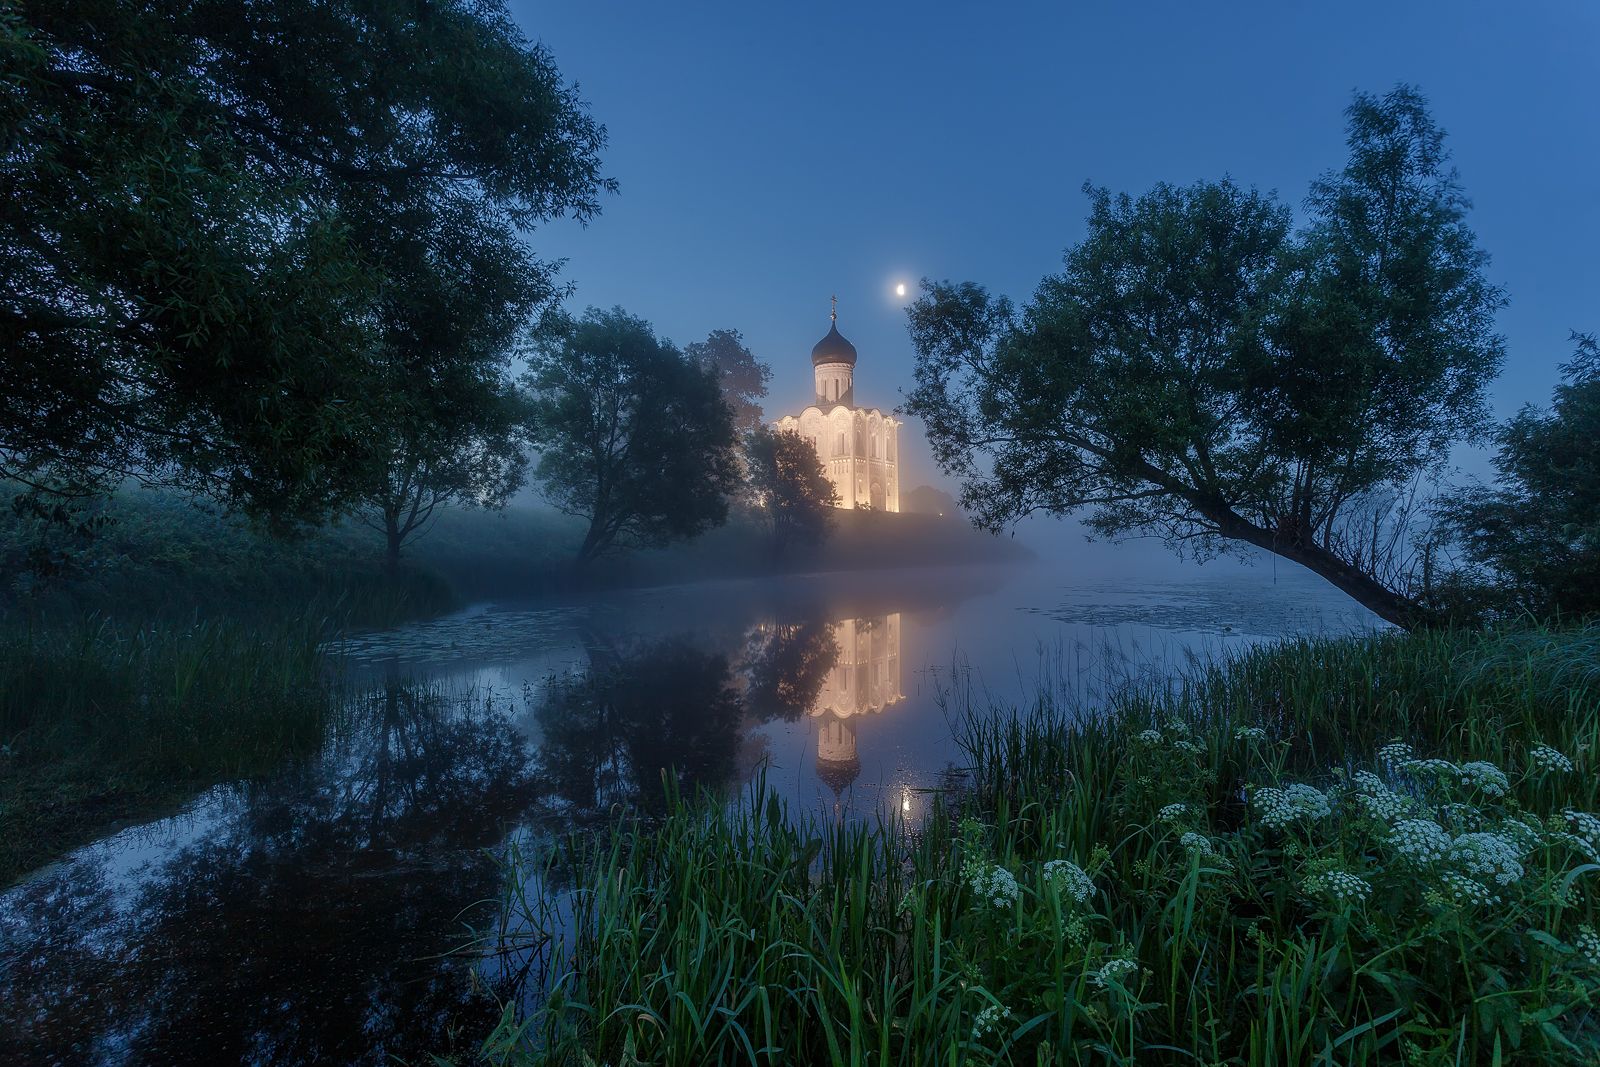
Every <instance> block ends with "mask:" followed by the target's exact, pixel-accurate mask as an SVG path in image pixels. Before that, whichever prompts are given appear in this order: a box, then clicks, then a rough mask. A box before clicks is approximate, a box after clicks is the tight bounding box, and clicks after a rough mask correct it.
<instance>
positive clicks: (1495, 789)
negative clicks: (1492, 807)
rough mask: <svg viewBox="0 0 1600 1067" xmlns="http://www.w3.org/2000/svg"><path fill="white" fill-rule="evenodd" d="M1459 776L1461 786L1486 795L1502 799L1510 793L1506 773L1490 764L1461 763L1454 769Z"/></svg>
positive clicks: (1482, 762) (1479, 762) (1476, 761)
mask: <svg viewBox="0 0 1600 1067" xmlns="http://www.w3.org/2000/svg"><path fill="white" fill-rule="evenodd" d="M1456 773H1457V774H1458V775H1459V776H1460V779H1461V784H1462V785H1464V786H1468V787H1470V788H1472V789H1476V790H1478V791H1479V792H1483V793H1487V794H1488V795H1489V796H1492V797H1503V796H1505V795H1506V794H1507V793H1509V792H1510V791H1511V783H1510V781H1508V780H1507V779H1506V772H1505V771H1502V770H1501V769H1500V768H1499V767H1496V766H1495V765H1494V764H1492V763H1485V762H1484V761H1482V760H1474V761H1473V762H1471V763H1463V764H1462V765H1461V766H1460V767H1458V768H1457V769H1456Z"/></svg>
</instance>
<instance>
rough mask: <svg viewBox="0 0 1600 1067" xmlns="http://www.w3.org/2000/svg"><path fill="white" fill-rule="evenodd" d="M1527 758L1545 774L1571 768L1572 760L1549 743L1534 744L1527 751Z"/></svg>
mask: <svg viewBox="0 0 1600 1067" xmlns="http://www.w3.org/2000/svg"><path fill="white" fill-rule="evenodd" d="M1528 760H1529V761H1530V762H1531V763H1532V764H1533V765H1534V766H1535V767H1537V768H1538V769H1539V770H1540V771H1543V772H1544V773H1546V774H1548V773H1550V772H1551V771H1570V770H1572V761H1571V760H1570V759H1568V758H1567V757H1566V755H1565V754H1564V753H1561V752H1558V751H1557V750H1555V749H1553V748H1551V747H1550V746H1549V745H1534V746H1533V748H1532V749H1530V750H1529V752H1528Z"/></svg>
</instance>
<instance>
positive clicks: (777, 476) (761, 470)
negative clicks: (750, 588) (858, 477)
mask: <svg viewBox="0 0 1600 1067" xmlns="http://www.w3.org/2000/svg"><path fill="white" fill-rule="evenodd" d="M745 468H746V471H747V472H748V477H749V500H750V506H751V508H752V509H753V510H754V512H755V514H756V515H758V516H759V517H760V519H761V521H762V522H763V523H764V524H765V525H766V527H767V531H768V533H769V534H770V536H771V538H772V554H773V557H774V558H781V557H782V556H783V555H784V554H785V553H786V552H787V551H788V550H789V549H790V548H792V547H794V546H795V545H802V544H805V545H815V544H820V543H821V542H822V541H823V539H824V538H826V537H827V536H828V530H829V528H830V527H831V525H832V523H833V509H834V508H835V507H837V506H838V504H839V494H838V491H837V490H835V489H834V487H833V483H832V482H830V481H829V480H828V475H827V472H826V471H825V470H824V469H823V466H822V460H820V459H818V458H817V450H816V449H815V448H814V447H813V446H812V444H811V442H810V441H807V440H806V439H805V438H803V437H801V436H800V435H799V434H797V433H794V432H793V431H790V430H769V429H765V428H763V429H758V430H755V431H753V432H751V433H750V434H749V435H747V436H746V437H745Z"/></svg>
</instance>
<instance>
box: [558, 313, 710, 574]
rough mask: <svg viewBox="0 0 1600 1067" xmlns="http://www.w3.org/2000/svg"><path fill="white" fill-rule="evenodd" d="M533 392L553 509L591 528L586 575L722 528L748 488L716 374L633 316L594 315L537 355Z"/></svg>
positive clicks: (582, 551)
mask: <svg viewBox="0 0 1600 1067" xmlns="http://www.w3.org/2000/svg"><path fill="white" fill-rule="evenodd" d="M528 383H529V386H530V389H531V392H532V401H531V403H532V415H531V419H532V423H533V426H534V433H535V434H536V436H537V439H538V441H539V447H540V449H541V450H542V451H541V454H540V457H539V465H538V469H537V472H536V476H537V478H538V480H539V482H540V483H541V484H542V487H543V490H544V495H545V498H546V499H548V500H549V501H550V502H551V503H552V504H553V505H555V506H556V507H557V508H559V509H560V510H562V511H563V512H565V513H567V514H568V515H575V516H579V517H582V518H584V519H587V520H588V521H589V528H588V531H587V533H586V534H585V535H584V539H583V543H582V545H581V546H580V547H579V549H578V561H579V563H580V564H582V563H586V562H588V561H590V560H593V559H595V558H596V557H597V556H600V555H602V554H603V553H605V552H608V551H610V550H611V549H613V548H617V547H657V546H661V545H665V544H668V543H670V542H672V541H675V540H679V539H683V538H689V537H693V536H695V535H696V534H699V533H701V532H703V531H704V530H706V529H709V528H710V527H713V526H717V525H720V524H721V523H722V522H724V521H725V520H726V519H727V516H728V498H729V496H730V495H731V493H732V492H733V489H734V487H735V485H736V482H737V478H738V462H737V458H736V454H735V438H734V433H733V416H732V413H731V412H730V411H729V410H728V405H727V404H726V403H725V402H724V401H723V399H722V392H721V389H720V388H719V387H718V384H717V378H716V375H715V373H714V372H713V371H712V370H710V369H709V368H707V367H705V366H703V365H701V364H700V363H698V362H696V361H694V360H692V359H689V358H688V357H686V356H685V355H684V354H683V353H681V352H679V351H678V350H677V349H676V348H675V347H673V345H672V344H671V343H670V342H668V341H664V340H661V339H659V338H657V337H656V335H655V333H654V332H653V331H652V330H651V328H650V324H649V323H647V322H645V321H644V320H643V319H638V318H634V317H633V316H631V315H629V314H628V313H627V312H625V311H623V310H622V309H621V308H613V309H612V310H610V311H600V310H597V309H595V308H590V309H589V311H588V312H587V313H586V314H585V315H584V316H583V318H582V319H579V320H577V321H576V322H567V323H564V324H561V325H559V326H558V327H557V328H556V329H555V330H554V331H553V334H552V336H551V337H550V338H549V339H547V340H546V341H545V342H544V343H543V344H542V345H541V346H540V348H539V349H538V351H537V352H536V353H535V354H534V356H533V358H532V361H531V369H530V372H529V375H528Z"/></svg>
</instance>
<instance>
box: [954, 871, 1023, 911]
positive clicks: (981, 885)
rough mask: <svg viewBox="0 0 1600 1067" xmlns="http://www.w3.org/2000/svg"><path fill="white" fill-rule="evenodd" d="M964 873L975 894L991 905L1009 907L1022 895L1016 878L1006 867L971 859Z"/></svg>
mask: <svg viewBox="0 0 1600 1067" xmlns="http://www.w3.org/2000/svg"><path fill="white" fill-rule="evenodd" d="M963 873H964V874H965V875H966V876H967V885H969V886H970V887H971V888H972V892H973V894H974V895H975V896H977V898H978V899H979V900H982V901H984V902H985V903H987V904H988V905H989V906H990V907H995V908H1009V907H1011V906H1012V905H1014V904H1015V903H1016V902H1017V898H1019V897H1020V896H1021V895H1022V890H1021V889H1020V888H1019V887H1018V886H1017V880H1016V878H1015V877H1013V875H1012V874H1011V872H1010V871H1008V870H1006V869H1005V868H1004V867H999V866H996V865H994V864H991V863H977V862H975V861H971V860H969V861H968V862H967V867H966V870H965V871H964V872H963Z"/></svg>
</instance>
